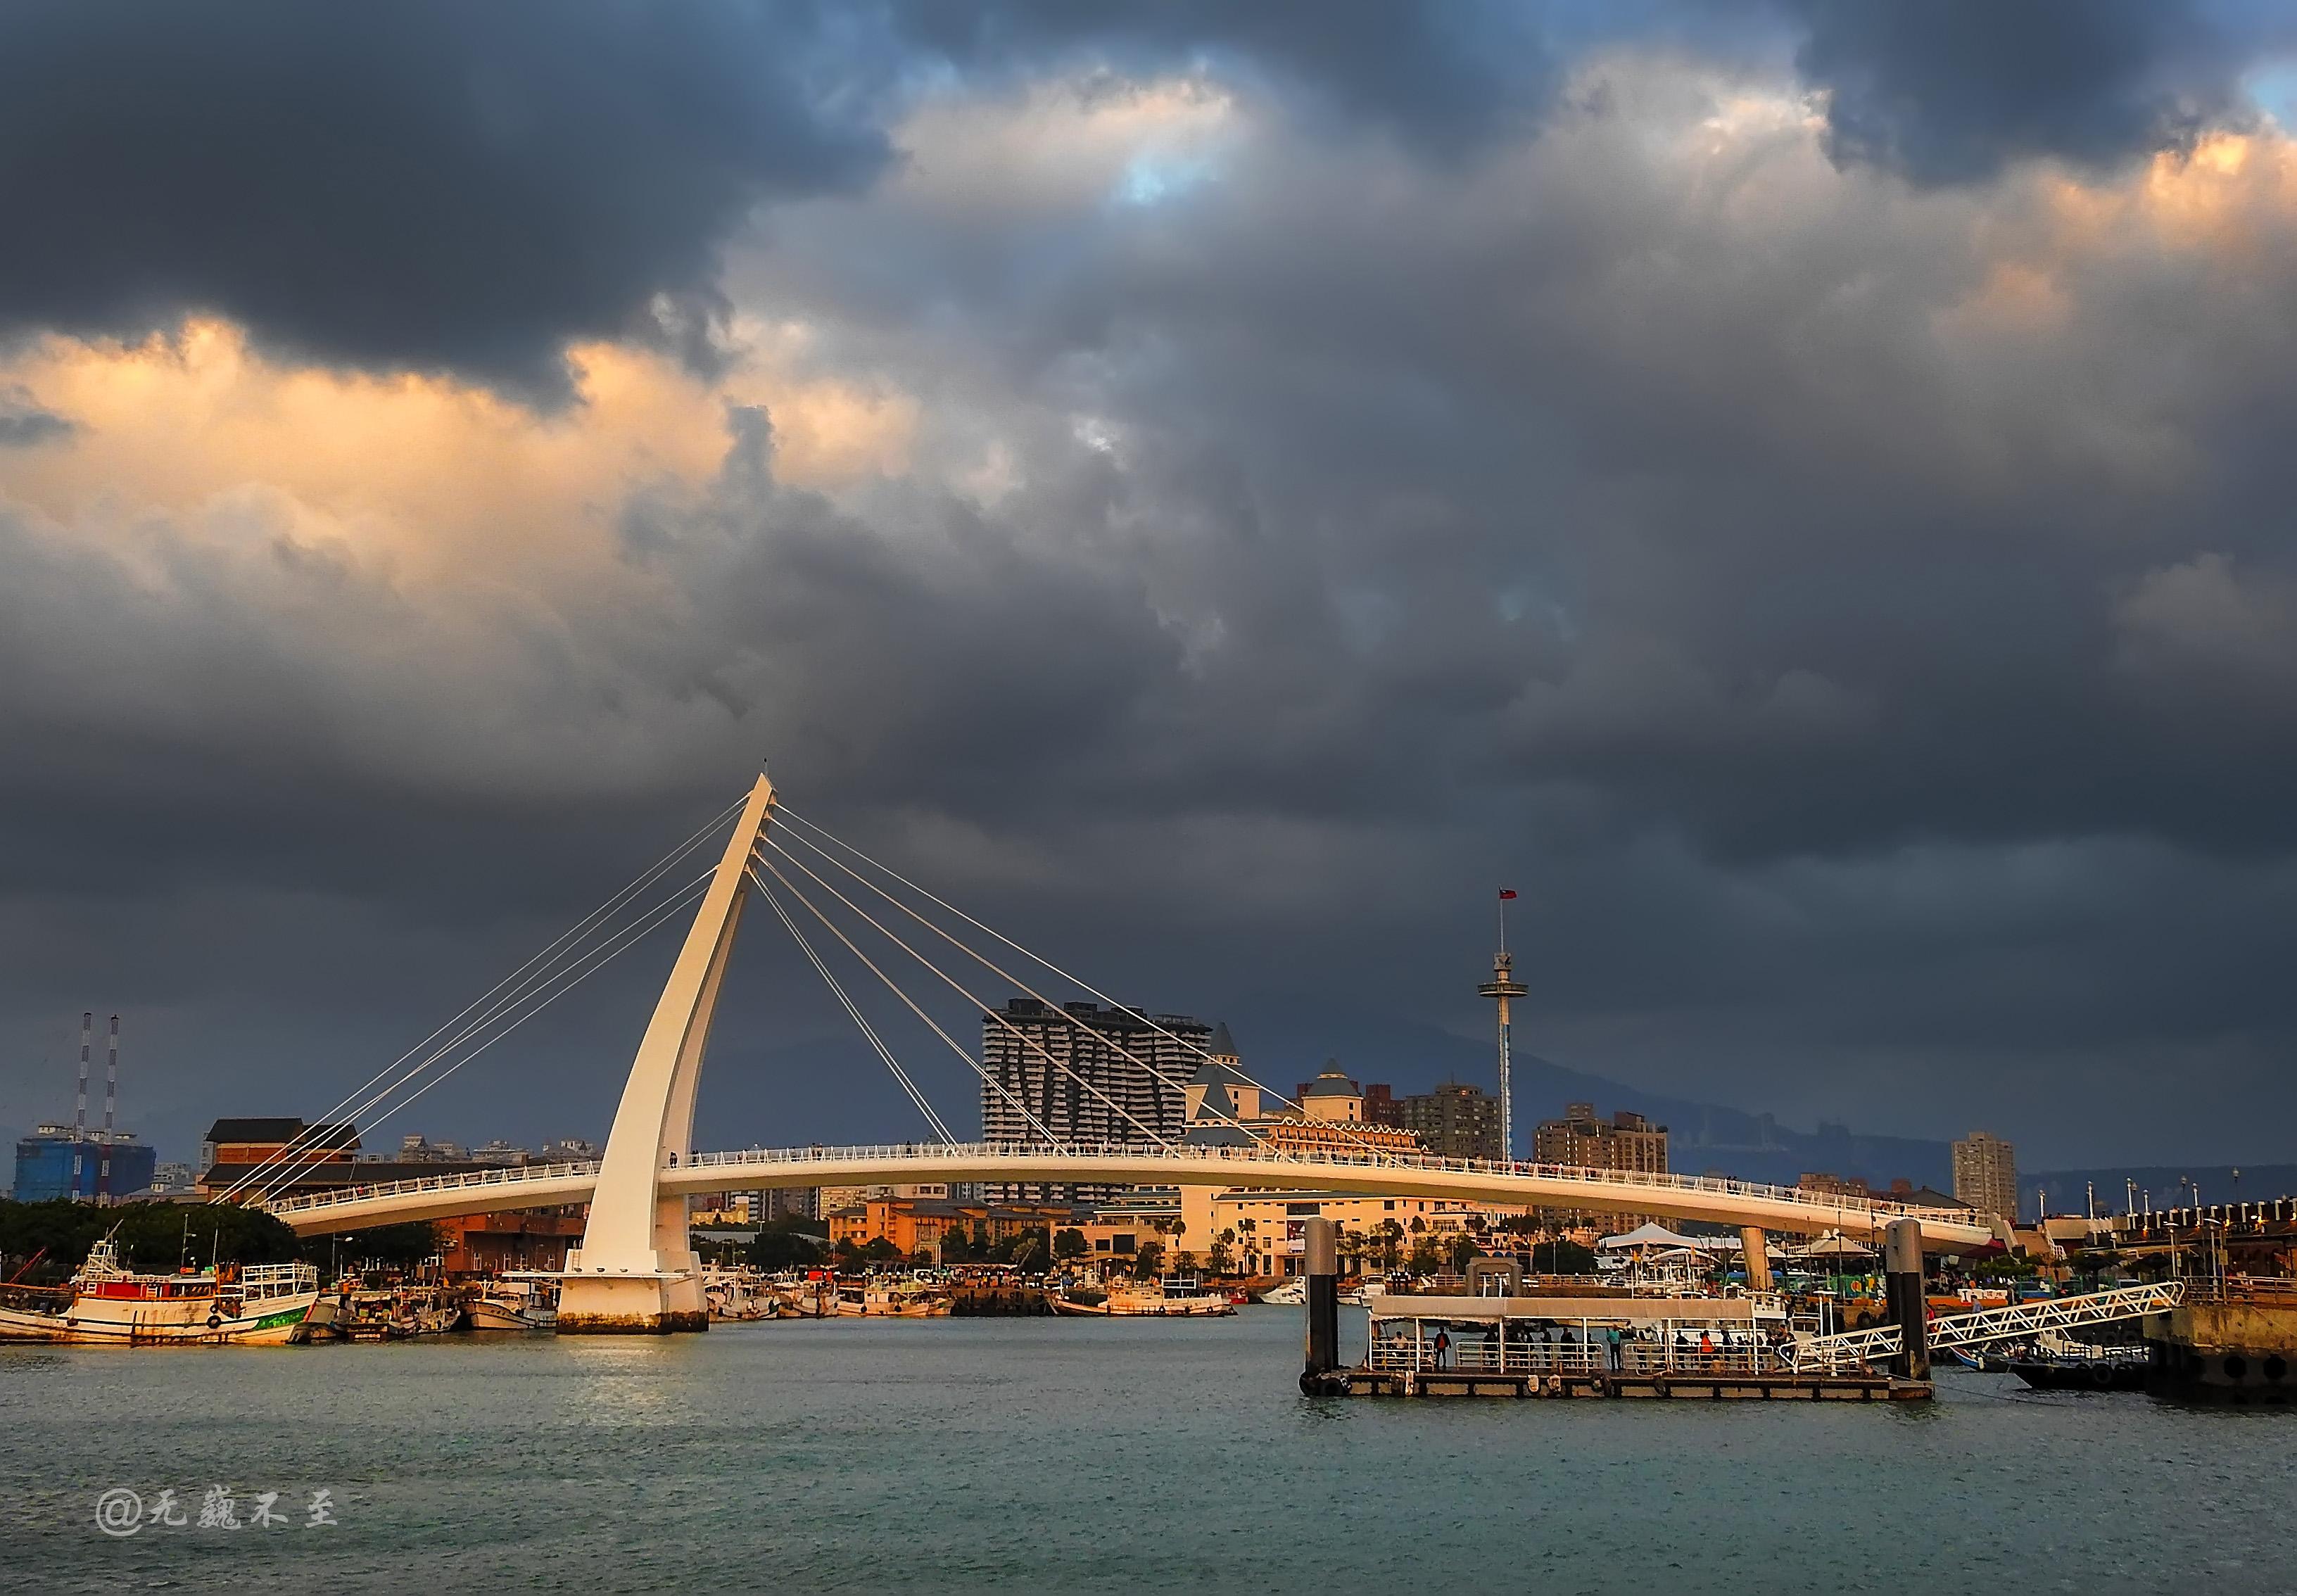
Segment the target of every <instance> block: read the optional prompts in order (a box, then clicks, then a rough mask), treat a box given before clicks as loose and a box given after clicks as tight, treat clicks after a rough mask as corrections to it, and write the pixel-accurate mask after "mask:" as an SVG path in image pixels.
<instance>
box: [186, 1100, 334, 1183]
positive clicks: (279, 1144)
mask: <svg viewBox="0 0 2297 1596" xmlns="http://www.w3.org/2000/svg"><path fill="white" fill-rule="evenodd" d="M291 1147H292V1148H294V1149H295V1151H294V1153H293V1155H292V1156H293V1159H294V1164H295V1167H296V1168H297V1169H299V1170H311V1169H316V1168H317V1166H321V1165H331V1164H350V1163H351V1162H352V1161H353V1160H354V1159H356V1158H358V1155H359V1133H358V1126H356V1125H353V1124H351V1123H349V1122H344V1123H340V1124H319V1125H307V1124H305V1123H303V1121H302V1120H301V1119H299V1118H295V1117H293V1116H292V1115H256V1116H251V1117H242V1118H232V1119H219V1120H218V1121H216V1122H215V1123H213V1124H211V1125H210V1126H209V1127H208V1133H207V1135H206V1136H205V1137H203V1138H202V1139H201V1141H200V1182H199V1183H200V1190H201V1191H202V1194H204V1195H213V1194H214V1193H216V1192H218V1191H221V1190H222V1189H225V1188H226V1187H228V1186H229V1185H230V1184H231V1183H232V1182H233V1181H235V1180H237V1179H238V1178H239V1177H240V1176H241V1175H243V1174H244V1173H245V1172H247V1171H249V1170H251V1169H252V1168H254V1167H255V1166H256V1165H257V1164H267V1163H269V1162H270V1161H271V1160H273V1159H275V1158H278V1157H280V1156H282V1155H284V1154H285V1153H286V1151H287V1149H288V1148H291ZM331 1183H332V1182H331Z"/></svg>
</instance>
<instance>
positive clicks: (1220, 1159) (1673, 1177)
mask: <svg viewBox="0 0 2297 1596" xmlns="http://www.w3.org/2000/svg"><path fill="white" fill-rule="evenodd" d="M951 1161H955V1162H959V1163H966V1164H997V1163H1001V1162H1012V1163H1016V1164H1019V1163H1029V1164H1039V1165H1045V1164H1050V1165H1054V1166H1058V1165H1060V1164H1067V1163H1075V1164H1108V1163H1111V1162H1117V1161H1122V1162H1127V1163H1132V1164H1149V1165H1157V1164H1164V1165H1167V1166H1169V1167H1171V1168H1173V1169H1174V1170H1175V1171H1178V1170H1181V1169H1188V1170H1191V1171H1194V1170H1200V1169H1203V1168H1205V1167H1206V1166H1211V1167H1214V1168H1217V1169H1222V1170H1229V1169H1233V1170H1234V1172H1235V1184H1237V1185H1239V1186H1247V1187H1251V1186H1259V1187H1270V1186H1276V1185H1280V1184H1281V1182H1282V1180H1283V1176H1284V1173H1285V1172H1286V1171H1287V1170H1331V1169H1361V1170H1364V1171H1366V1172H1378V1171H1382V1170H1395V1171H1412V1172H1420V1173H1439V1174H1461V1175H1470V1176H1497V1177H1515V1178H1527V1177H1528V1178H1535V1179H1538V1180H1542V1181H1552V1182H1556V1183H1560V1184H1566V1185H1583V1186H1586V1187H1588V1188H1590V1189H1591V1191H1590V1195H1591V1196H1593V1195H1595V1193H1594V1190H1593V1189H1606V1190H1607V1191H1608V1192H1611V1193H1616V1192H1617V1191H1618V1189H1620V1188H1627V1189H1635V1190H1647V1191H1652V1192H1679V1193H1700V1194H1707V1195H1712V1196H1716V1197H1740V1198H1752V1199H1756V1200H1758V1201H1764V1202H1773V1203H1779V1204H1783V1205H1790V1206H1792V1207H1796V1208H1799V1209H1803V1210H1806V1211H1807V1212H1809V1213H1813V1214H1814V1215H1819V1214H1824V1215H1828V1216H1832V1217H1834V1218H1837V1219H1839V1220H1842V1221H1850V1220H1854V1219H1856V1220H1861V1221H1865V1222H1868V1223H1869V1224H1870V1225H1873V1226H1876V1227H1879V1225H1880V1224H1881V1222H1885V1221H1888V1220H1893V1219H1917V1220H1922V1221H1926V1222H1932V1223H1938V1224H1944V1225H1955V1226H1967V1225H1969V1223H1970V1222H1971V1220H1970V1216H1969V1214H1968V1213H1964V1212H1962V1211H1960V1210H1956V1209H1943V1208H1923V1207H1917V1206H1914V1205H1911V1204H1906V1203H1893V1202H1889V1201H1888V1200H1886V1199H1883V1198H1880V1197H1852V1196H1847V1195H1837V1194H1834V1193H1817V1192H1810V1191H1805V1190H1803V1189H1800V1188H1799V1187H1794V1186H1777V1185H1772V1184H1769V1183H1767V1182H1765V1181H1740V1180H1733V1179H1731V1178H1729V1177H1727V1176H1721V1175H1679V1174H1659V1173H1654V1172H1649V1171H1643V1170H1615V1169H1591V1168H1586V1167H1584V1166H1582V1165H1578V1164H1534V1163H1527V1162H1523V1161H1516V1162H1505V1161H1502V1160H1498V1159H1489V1158H1450V1157H1445V1156H1439V1155H1437V1154H1433V1153H1392V1152H1384V1151H1379V1150H1376V1149H1371V1148H1366V1149H1363V1150H1354V1149H1345V1148H1330V1149H1319V1150H1316V1151H1313V1152H1308V1151H1292V1150H1289V1149H1284V1148H1272V1147H1266V1146H1256V1147H1195V1146H1188V1145H1175V1146H1164V1145H1159V1144H1157V1143H1153V1142H1150V1143H1137V1142H1107V1143H1099V1144H1092V1145H1080V1144H1074V1143H1072V1144H1068V1145H1064V1146H1054V1147H1047V1146H1043V1145H1040V1144H1035V1143H1029V1142H967V1143H945V1142H897V1143H880V1144H877V1145H876V1146H871V1147H848V1148H833V1147H804V1148H745V1149H740V1150H737V1151H732V1152H722V1153H696V1154H694V1155H692V1156H690V1157H688V1158H687V1159H686V1160H685V1161H684V1163H683V1167H685V1168H687V1169H722V1170H726V1171H728V1172H735V1171H755V1170H761V1169H773V1170H779V1169H803V1170H805V1171H808V1172H811V1171H813V1170H817V1169H818V1170H819V1171H820V1172H821V1173H822V1174H823V1176H824V1177H825V1178H824V1179H823V1180H822V1181H820V1182H819V1184H822V1185H844V1184H847V1182H846V1181H841V1180H839V1179H838V1178H837V1174H838V1171H839V1169H840V1167H841V1166H844V1165H849V1164H875V1165H877V1166H880V1167H883V1166H885V1165H886V1164H902V1163H915V1164H919V1165H928V1166H929V1165H931V1164H934V1163H948V1162H951ZM664 1167H665V1168H666V1169H667V1168H675V1167H679V1163H678V1161H676V1160H672V1161H671V1162H670V1163H668V1164H665V1165H664ZM597 1169H598V1163H597V1160H596V1159H585V1160H582V1161H580V1162H578V1163H566V1164H525V1165H506V1166H503V1167H501V1168H490V1169H483V1170H471V1171H468V1172H464V1173H461V1174H452V1175H435V1176H429V1177H423V1178H417V1179H411V1180H402V1181H383V1182H377V1183H375V1184H371V1185H345V1186H337V1187H330V1188H328V1189H325V1190H324V1191H317V1192H309V1193H306V1194H303V1195H301V1196H298V1197H284V1198H276V1199H274V1200H272V1201H271V1202H269V1203H268V1204H267V1205H266V1206H268V1208H269V1210H270V1211H271V1212H272V1213H282V1214H285V1213H308V1212H309V1211H311V1210H313V1209H317V1208H325V1207H330V1206H333V1205H337V1204H341V1203H346V1202H353V1201H361V1200H366V1199H369V1198H375V1197H404V1196H412V1195H416V1194H418V1193H424V1192H440V1191H454V1190H458V1189H465V1188H472V1187H492V1186H504V1185H519V1184H524V1183H539V1182H546V1181H557V1180H566V1179H572V1178H579V1177H582V1176H588V1175H595V1174H596V1173H597ZM1080 1178H1081V1179H1082V1178H1086V1177H1085V1175H1084V1174H1083V1172H1080ZM802 1183H803V1182H794V1184H802Z"/></svg>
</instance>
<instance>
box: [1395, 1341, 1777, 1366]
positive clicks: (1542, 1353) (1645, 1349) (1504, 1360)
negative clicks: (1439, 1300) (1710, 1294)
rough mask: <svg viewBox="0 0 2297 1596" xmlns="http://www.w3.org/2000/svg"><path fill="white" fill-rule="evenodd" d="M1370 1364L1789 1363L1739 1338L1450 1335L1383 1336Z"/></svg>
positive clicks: (1771, 1350) (1774, 1352) (1764, 1347)
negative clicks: (1441, 1340)
mask: <svg viewBox="0 0 2297 1596" xmlns="http://www.w3.org/2000/svg"><path fill="white" fill-rule="evenodd" d="M1366 1362H1368V1363H1369V1365H1370V1367H1371V1368H1372V1369H1373V1370H1377V1371H1379V1372H1381V1373H1394V1374H1400V1373H1404V1372H1406V1371H1416V1372H1422V1373H1424V1372H1427V1371H1429V1370H1447V1371H1448V1370H1460V1371H1462V1372H1466V1373H1470V1374H1543V1375H1544V1374H1605V1373H1610V1374H1634V1375H1652V1374H1770V1373H1782V1372H1787V1371H1788V1370H1789V1369H1790V1366H1789V1365H1788V1364H1787V1362H1785V1361H1784V1360H1783V1359H1782V1357H1781V1356H1780V1354H1779V1351H1778V1349H1776V1348H1774V1347H1772V1346H1768V1345H1764V1344H1762V1343H1760V1342H1757V1341H1750V1340H1748V1339H1746V1338H1745V1337H1740V1338H1737V1339H1734V1340H1733V1341H1732V1342H1730V1343H1728V1344H1724V1343H1717V1344H1715V1345H1714V1346H1713V1347H1712V1348H1711V1349H1710V1350H1701V1349H1700V1346H1699V1345H1698V1344H1697V1343H1696V1342H1684V1341H1681V1340H1677V1339H1675V1338H1673V1337H1667V1338H1664V1339H1650V1340H1633V1339H1631V1340H1628V1341H1626V1342H1624V1343H1622V1344H1621V1345H1619V1346H1618V1347H1617V1348H1616V1349H1615V1348H1613V1347H1611V1346H1610V1345H1608V1344H1606V1343H1604V1342H1602V1341H1600V1340H1599V1341H1593V1342H1585V1341H1566V1342H1555V1341H1547V1340H1542V1339H1538V1338H1532V1339H1527V1340H1521V1341H1509V1342H1506V1343H1504V1344H1503V1343H1501V1342H1499V1341H1497V1340H1495V1339H1492V1338H1489V1337H1485V1338H1453V1339H1452V1340H1451V1341H1450V1344H1449V1345H1446V1346H1445V1348H1444V1350H1443V1351H1442V1352H1440V1353H1439V1352H1438V1351H1437V1349H1436V1346H1435V1344H1434V1339H1433V1337H1420V1339H1418V1340H1414V1339H1412V1337H1408V1336H1406V1337H1383V1338H1381V1339H1379V1340H1376V1341H1374V1342H1373V1343H1372V1345H1371V1355H1370V1357H1369V1358H1368V1359H1367V1360H1366Z"/></svg>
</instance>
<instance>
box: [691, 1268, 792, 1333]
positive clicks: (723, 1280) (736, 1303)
mask: <svg viewBox="0 0 2297 1596" xmlns="http://www.w3.org/2000/svg"><path fill="white" fill-rule="evenodd" d="M702 1295H703V1297H704V1300H705V1301H707V1302H708V1303H709V1304H710V1317H711V1318H712V1319H720V1320H736V1321H739V1320H753V1319H770V1318H772V1317H774V1315H775V1312H776V1304H775V1302H774V1296H773V1292H772V1289H771V1287H769V1286H768V1285H767V1284H766V1281H765V1279H764V1278H763V1277H762V1276H761V1275H759V1274H758V1273H757V1272H756V1271H753V1270H748V1269H705V1270H704V1271H702Z"/></svg>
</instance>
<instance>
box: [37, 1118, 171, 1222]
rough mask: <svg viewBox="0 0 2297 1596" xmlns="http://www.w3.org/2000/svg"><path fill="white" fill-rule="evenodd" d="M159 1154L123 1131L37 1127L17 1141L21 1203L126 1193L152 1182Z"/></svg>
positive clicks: (90, 1200) (94, 1199)
mask: <svg viewBox="0 0 2297 1596" xmlns="http://www.w3.org/2000/svg"><path fill="white" fill-rule="evenodd" d="M157 1161H158V1155H157V1154H156V1153H155V1152H154V1151H153V1149H152V1148H147V1147H145V1146H144V1144H143V1143H142V1142H140V1141H138V1140H136V1138H135V1137H133V1136H131V1135H129V1134H128V1132H127V1131H110V1132H108V1133H107V1132H104V1131H75V1130H74V1129H73V1127H71V1126H70V1125H40V1126H38V1127H37V1128H35V1129H34V1131H32V1133H31V1134H30V1135H29V1136H27V1137H24V1138H22V1139H20V1140H19V1141H18V1142H17V1143H16V1183H15V1187H14V1189H13V1191H12V1195H13V1196H14V1197H15V1199H16V1200H17V1201H18V1202H20V1203H45V1202H53V1201H54V1200H55V1199H56V1198H58V1197H70V1198H72V1199H73V1200H75V1201H78V1202H83V1203H94V1202H100V1201H103V1200H106V1199H109V1198H112V1197H128V1196H129V1195H131V1194H133V1193H135V1192H138V1191H142V1190H143V1189H144V1188H145V1187H147V1186H149V1185H151V1184H152V1168H153V1166H154V1164H156V1163H157Z"/></svg>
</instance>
